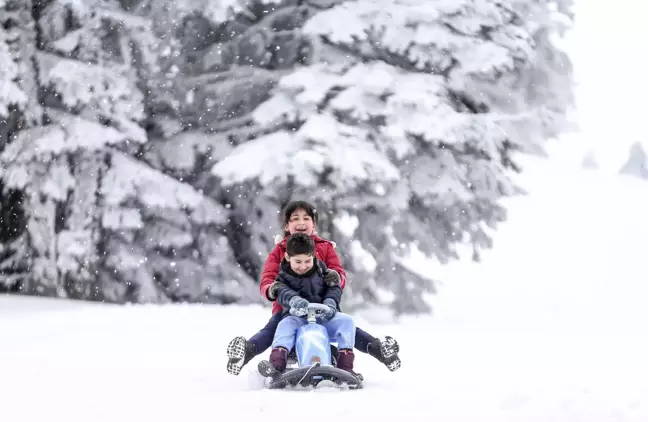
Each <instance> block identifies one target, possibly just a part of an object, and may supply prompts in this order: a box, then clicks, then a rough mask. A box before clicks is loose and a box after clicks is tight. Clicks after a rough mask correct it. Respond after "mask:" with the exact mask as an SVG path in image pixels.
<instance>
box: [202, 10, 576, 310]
mask: <svg viewBox="0 0 648 422" xmlns="http://www.w3.org/2000/svg"><path fill="white" fill-rule="evenodd" d="M324 3H325V4H324ZM324 3H322V2H314V3H312V4H314V5H315V6H313V7H321V8H322V9H323V10H321V11H319V12H318V13H316V14H314V16H312V17H311V18H310V19H309V20H308V21H307V22H306V23H305V25H304V26H303V28H302V30H303V33H304V34H308V35H310V36H312V37H313V39H314V40H316V41H317V44H316V46H317V47H316V48H315V51H317V58H316V60H315V63H313V64H312V65H310V66H302V67H298V68H296V69H295V70H294V72H292V73H290V74H287V75H285V76H283V77H282V78H281V80H280V82H279V84H278V86H277V87H276V89H275V90H274V91H273V96H272V98H270V99H269V100H268V101H266V102H265V103H263V104H261V105H260V106H259V107H258V108H257V109H256V111H255V114H254V118H255V122H256V123H257V124H259V125H261V126H262V127H265V128H268V130H269V131H272V133H269V134H267V135H264V136H259V137H257V138H256V139H254V140H251V141H249V142H247V143H243V144H241V145H240V146H237V148H235V149H234V150H233V151H232V153H231V154H230V155H228V156H227V157H226V158H225V159H223V160H222V161H220V162H219V163H217V164H216V165H215V166H214V168H213V172H214V174H216V175H217V176H218V177H219V178H220V179H221V180H222V183H223V184H224V185H225V186H232V187H234V186H238V185H241V184H249V183H250V181H251V180H252V181H255V182H256V183H257V184H258V186H259V188H258V189H259V190H263V191H265V192H268V191H270V190H276V189H278V188H280V187H288V190H289V191H290V193H291V195H292V196H293V197H302V198H310V199H312V200H314V201H315V202H316V203H317V204H318V207H319V208H320V214H324V215H329V214H330V215H331V218H330V219H331V220H332V221H333V224H330V225H329V227H333V230H332V233H331V235H332V236H333V238H334V240H336V241H338V243H339V244H340V247H339V251H340V252H341V254H342V255H343V257H344V265H345V267H346V268H347V269H348V270H349V272H350V277H349V279H350V280H351V285H350V287H351V289H350V290H351V291H352V292H354V293H355V297H354V299H355V302H357V303H360V302H362V303H380V304H384V303H388V304H390V305H391V306H392V307H393V309H395V311H396V312H397V313H405V312H421V311H427V310H429V306H428V304H427V302H426V300H425V293H427V292H430V291H431V290H432V289H433V284H432V283H430V281H428V280H426V278H430V277H432V276H434V275H433V274H417V273H415V272H413V271H410V269H408V268H407V266H406V265H405V264H404V263H403V261H402V258H403V256H404V255H405V254H406V253H407V252H408V251H409V250H410V246H411V245H414V246H416V247H418V248H419V249H420V250H421V251H423V252H424V253H425V254H426V255H428V256H434V257H436V258H437V259H439V260H440V261H441V262H446V261H448V260H449V259H453V258H456V257H457V245H459V244H468V245H472V248H473V251H474V254H473V257H474V259H478V257H479V251H480V250H482V249H484V248H488V247H490V246H491V238H490V236H489V234H488V230H489V228H493V227H495V226H496V224H497V223H499V222H501V221H503V220H504V219H505V218H506V210H505V209H504V207H503V206H502V205H500V203H499V199H500V198H501V197H503V196H508V195H513V194H515V193H516V192H517V189H516V187H515V186H514V185H513V183H512V182H511V180H510V179H509V172H510V171H516V170H519V168H518V167H517V166H516V164H515V162H514V157H513V154H514V152H515V151H541V150H542V142H543V140H544V139H546V138H547V137H548V136H551V135H554V134H556V133H559V132H560V131H561V130H562V129H563V128H564V124H565V118H564V116H565V108H566V107H568V106H569V104H570V101H569V100H570V99H571V72H570V70H571V69H570V64H569V60H568V58H567V56H566V55H565V54H563V53H562V52H560V51H559V50H558V49H557V48H556V47H555V46H554V45H553V44H552V42H551V37H552V36H554V35H555V34H556V33H557V31H559V30H561V29H562V25H564V21H562V22H561V21H558V20H557V18H561V19H563V18H564V17H565V13H562V12H565V11H566V10H568V8H567V6H569V3H570V2H569V1H564V2H562V3H561V4H560V5H559V6H560V7H555V6H556V4H555V2H549V1H547V2H537V1H531V0H527V1H522V0H517V1H512V0H511V1H505V2H502V1H494V0H477V1H474V0H471V1H468V0H463V1H456V0H455V1H449V0H427V1H426V0H398V1H377V0H355V1H354V0H349V1H344V2H324ZM342 217H343V218H344V220H345V221H351V222H352V223H354V224H352V225H351V227H352V230H349V229H348V227H349V225H348V224H342V222H341V218H342ZM336 222H337V224H336ZM385 293H387V294H385ZM347 296H348V293H347Z"/></svg>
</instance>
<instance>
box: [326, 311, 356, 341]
mask: <svg viewBox="0 0 648 422" xmlns="http://www.w3.org/2000/svg"><path fill="white" fill-rule="evenodd" d="M322 325H323V326H324V328H326V331H328V335H329V338H330V339H331V342H337V344H338V349H339V350H343V349H346V350H353V346H354V344H355V341H356V339H355V337H356V326H355V321H354V320H353V318H351V317H350V316H349V315H347V314H345V313H342V312H337V313H336V314H335V316H333V318H331V319H330V320H328V321H326V322H325V323H323V324H322Z"/></svg>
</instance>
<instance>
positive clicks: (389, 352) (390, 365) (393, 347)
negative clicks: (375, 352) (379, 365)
mask: <svg viewBox="0 0 648 422" xmlns="http://www.w3.org/2000/svg"><path fill="white" fill-rule="evenodd" d="M398 352H400V345H399V344H398V342H397V341H396V340H395V339H393V338H392V337H389V336H386V337H385V341H383V342H382V343H381V344H380V353H381V354H382V357H383V359H384V363H385V366H387V369H389V370H390V371H391V372H394V371H396V370H398V369H399V368H400V367H401V360H400V358H399V357H398Z"/></svg>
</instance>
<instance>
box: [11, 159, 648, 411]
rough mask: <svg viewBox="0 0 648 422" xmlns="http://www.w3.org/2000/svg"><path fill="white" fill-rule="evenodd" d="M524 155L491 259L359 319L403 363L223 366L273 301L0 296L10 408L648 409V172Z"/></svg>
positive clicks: (362, 359) (461, 267)
mask: <svg viewBox="0 0 648 422" xmlns="http://www.w3.org/2000/svg"><path fill="white" fill-rule="evenodd" d="M525 166H526V169H527V171H526V172H525V173H524V174H523V175H522V176H521V177H520V181H521V183H522V185H523V186H524V187H525V188H526V189H527V190H528V191H529V195H528V196H525V197H518V198H514V199H511V200H509V201H508V202H507V206H508V207H509V213H510V214H509V222H508V223H507V224H506V225H504V226H503V227H502V228H501V229H500V230H499V231H498V233H497V234H496V236H495V248H494V249H493V250H492V251H489V252H488V253H485V254H484V259H483V262H482V263H481V264H472V263H469V262H467V261H463V262H461V263H458V264H455V265H451V266H447V267H443V268H437V269H433V268H432V269H431V270H433V271H435V273H437V274H438V275H439V276H440V277H442V278H443V279H444V285H443V286H441V288H440V292H439V295H438V296H437V297H436V298H435V310H436V314H435V316H434V317H420V318H407V319H403V320H401V321H399V323H398V324H393V325H390V326H384V325H372V324H370V323H369V322H368V321H366V320H364V319H363V318H360V317H358V320H359V321H358V324H359V325H360V326H362V327H364V328H368V329H369V331H370V332H372V333H374V334H376V335H384V334H390V335H393V336H394V337H396V338H397V339H398V340H399V341H400V343H401V345H402V353H401V356H402V359H403V368H402V369H401V370H400V371H398V372H396V373H393V374H392V373H389V372H388V371H387V370H386V369H385V368H384V367H381V366H380V365H379V364H378V363H376V362H375V361H374V360H373V359H371V358H367V357H366V356H365V355H360V356H359V358H358V361H357V362H358V363H357V367H358V370H360V371H361V372H362V373H363V374H364V375H365V379H366V380H367V381H366V389H365V390H362V391H354V392H347V393H340V394H335V395H330V394H325V395H322V394H320V393H305V394H301V393H286V392H275V391H255V390H253V389H252V385H251V384H250V383H249V382H248V378H247V374H246V373H245V370H244V373H243V374H242V375H241V376H239V377H234V376H230V375H228V374H227V373H226V371H225V356H224V350H225V346H226V344H227V342H228V341H229V340H230V339H231V337H233V336H234V335H237V334H243V335H246V336H250V335H252V334H253V333H254V332H255V331H256V330H257V329H258V328H259V327H260V326H261V325H262V324H263V323H264V322H265V320H266V319H267V318H268V317H269V314H270V312H269V310H268V309H267V308H260V307H239V306H233V307H216V306H133V307H117V306H108V305H93V304H87V303H79V302H62V301H61V302H54V301H52V300H38V299H32V298H10V297H3V298H0V327H2V330H0V361H1V362H3V365H2V367H1V368H2V369H1V370H0V397H2V405H1V406H0V420H2V421H7V422H27V421H30V422H31V421H39V422H40V421H48V422H53V421H66V422H76V421H83V422H90V421H93V422H94V421H97V422H99V421H106V422H108V421H110V422H113V421H114V422H117V421H119V422H129V421H138V422H141V421H156V422H163V421H181V420H188V421H192V422H200V421H216V420H228V418H231V417H236V418H241V420H255V421H256V420H271V419H277V418H280V417H281V418H290V419H302V418H307V415H310V414H312V413H313V410H314V409H327V410H326V412H327V419H328V418H333V419H338V420H339V419H343V420H372V421H373V420H376V421H382V420H385V421H388V420H394V419H397V420H407V421H408V422H409V421H422V422H429V421H439V422H440V421H443V422H452V421H457V422H477V421H479V422H485V421H489V422H490V421H497V422H500V421H502V422H563V421H570V422H571V421H574V422H576V421H578V422H598V421H610V422H612V421H622V422H628V421H633V422H645V421H647V420H648V363H646V359H645V357H646V356H648V338H647V336H646V334H645V332H646V330H645V324H646V322H647V321H648V310H647V307H646V306H645V301H646V297H647V296H648V295H647V294H648V285H647V283H646V281H645V280H646V277H645V268H646V267H645V252H644V251H645V247H644V244H645V239H646V238H648V221H647V220H646V216H647V215H648V200H646V199H645V198H646V197H648V196H647V195H646V194H647V193H648V183H645V182H641V181H639V180H637V179H634V178H631V177H623V176H618V177H614V178H613V177H611V176H610V175H608V174H605V175H604V174H602V173H596V172H593V171H584V170H580V169H573V168H571V167H568V166H567V165H566V164H561V163H559V162H557V161H545V160H538V159H533V160H528V161H525ZM550 168H551V172H549V169H550ZM256 362H257V360H255V361H253V362H252V364H250V365H249V366H248V368H254V367H255V366H256V365H255V364H256ZM252 379H253V378H252Z"/></svg>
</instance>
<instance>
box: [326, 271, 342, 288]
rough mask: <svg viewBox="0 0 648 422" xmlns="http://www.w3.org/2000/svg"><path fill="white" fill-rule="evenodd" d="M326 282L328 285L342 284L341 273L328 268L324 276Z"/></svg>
mask: <svg viewBox="0 0 648 422" xmlns="http://www.w3.org/2000/svg"><path fill="white" fill-rule="evenodd" d="M324 282H325V283H326V285H327V286H329V287H332V286H339V285H340V274H338V272H337V271H335V270H328V272H327V273H326V275H325V276H324Z"/></svg>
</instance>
